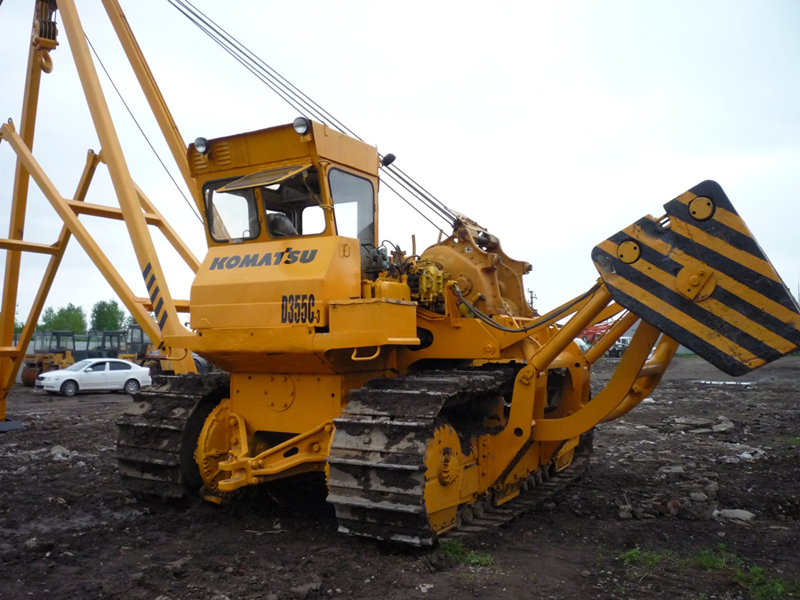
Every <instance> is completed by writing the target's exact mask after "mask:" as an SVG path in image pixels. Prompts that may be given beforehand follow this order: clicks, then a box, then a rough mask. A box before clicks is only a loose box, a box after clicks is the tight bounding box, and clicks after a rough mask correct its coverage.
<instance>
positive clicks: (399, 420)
mask: <svg viewBox="0 0 800 600" xmlns="http://www.w3.org/2000/svg"><path fill="white" fill-rule="evenodd" d="M511 382H513V373H509V371H504V370H498V371H480V370H463V371H442V372H429V373H424V374H419V375H411V376H408V377H403V378H396V379H382V380H374V381H371V382H369V383H368V384H367V385H366V386H365V387H363V388H361V389H359V390H354V391H352V392H351V393H350V402H349V404H348V405H347V408H346V410H345V412H344V413H343V414H342V416H341V417H340V418H339V419H336V420H335V423H336V428H337V429H336V435H335V436H334V440H333V444H332V447H331V453H330V456H329V458H328V463H329V465H330V476H329V480H328V487H329V489H330V493H329V496H328V502H331V503H332V504H333V505H334V506H335V508H336V516H337V518H338V520H339V530H340V531H342V532H345V533H352V534H357V535H362V536H367V537H374V538H378V539H383V540H391V541H397V542H402V543H407V544H412V545H417V546H422V545H430V544H433V543H434V542H435V540H436V539H437V536H438V535H439V533H441V532H444V531H446V532H448V533H447V535H451V536H457V535H467V534H470V533H477V532H480V531H485V530H488V529H492V528H495V527H498V526H500V525H503V524H505V523H507V522H509V521H511V520H512V519H514V518H515V517H517V516H518V515H520V514H522V513H524V512H527V511H529V510H532V509H534V508H536V507H537V506H539V505H541V504H542V503H544V502H545V501H547V500H548V499H549V498H551V497H552V496H554V495H555V494H556V493H557V492H559V491H560V490H562V489H563V488H564V487H565V486H566V485H568V484H569V483H570V482H572V481H573V480H575V479H576V478H577V477H578V476H579V475H580V474H582V473H583V471H584V470H585V469H586V467H587V466H588V458H589V457H588V452H581V453H576V455H575V458H574V460H573V463H572V465H571V466H570V467H569V468H568V469H565V470H564V471H562V472H561V473H559V474H558V475H557V476H555V477H553V478H552V479H551V478H550V477H549V474H550V473H551V469H549V468H548V469H540V470H539V471H538V472H536V473H532V474H531V475H530V476H529V477H528V478H526V479H525V480H523V481H522V482H521V483H520V495H519V496H517V498H515V499H514V500H512V501H509V502H506V503H504V504H503V505H502V506H501V507H498V506H495V504H496V503H495V502H493V501H492V498H491V495H490V494H488V493H486V494H484V496H483V497H480V498H478V499H477V500H476V501H475V502H473V503H471V504H469V505H462V506H461V507H459V509H458V511H457V512H456V513H454V512H453V511H452V510H450V511H441V512H438V513H437V512H433V513H431V514H429V512H430V511H429V508H428V507H427V506H426V497H425V491H426V472H427V471H428V469H429V466H430V457H428V456H426V455H427V449H428V447H429V445H430V444H431V443H432V442H433V441H434V440H436V439H437V436H440V435H447V432H448V430H450V431H451V429H450V427H449V425H448V423H447V421H446V419H445V415H446V413H447V412H448V409H451V408H453V407H457V406H463V407H464V409H465V410H469V409H468V406H469V405H474V404H476V403H479V402H481V401H482V399H487V398H491V397H492V396H494V397H497V396H498V395H501V394H502V393H503V392H504V391H508V389H509V385H510V383H511ZM509 397H510V396H509ZM451 439H452V438H451ZM437 458H438V457H437ZM426 460H427V464H426ZM443 460H444V461H445V462H444V463H443V464H445V465H446V458H445V459H443ZM441 473H444V476H445V478H446V477H447V468H446V466H445V468H444V469H442V468H441V467H440V478H441V477H442V475H441ZM454 476H455V474H454Z"/></svg>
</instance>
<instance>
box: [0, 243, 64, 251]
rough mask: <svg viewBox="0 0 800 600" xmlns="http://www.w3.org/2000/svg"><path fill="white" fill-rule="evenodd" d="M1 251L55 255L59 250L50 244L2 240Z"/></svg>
mask: <svg viewBox="0 0 800 600" xmlns="http://www.w3.org/2000/svg"><path fill="white" fill-rule="evenodd" d="M0 249H2V250H13V251H15V252H34V253H36V254H55V253H56V252H58V248H55V247H53V246H50V245H48V244H37V243H35V242H23V241H21V240H0Z"/></svg>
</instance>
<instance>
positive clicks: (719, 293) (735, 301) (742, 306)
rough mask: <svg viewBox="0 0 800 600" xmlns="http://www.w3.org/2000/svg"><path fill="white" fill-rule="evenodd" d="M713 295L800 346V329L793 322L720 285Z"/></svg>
mask: <svg viewBox="0 0 800 600" xmlns="http://www.w3.org/2000/svg"><path fill="white" fill-rule="evenodd" d="M711 297H712V298H713V299H714V300H717V301H718V302H720V303H721V304H724V305H725V306H727V307H729V308H732V309H733V310H735V311H737V312H740V313H741V314H743V315H745V316H748V317H749V318H750V319H751V320H753V321H755V322H756V323H758V324H759V325H761V326H762V327H764V328H765V329H768V330H769V331H771V332H772V333H774V334H775V335H778V336H780V337H782V338H783V339H785V340H786V341H788V342H790V343H792V344H794V345H795V346H800V331H798V329H797V327H795V326H794V325H792V324H791V323H786V322H784V321H781V320H780V319H779V318H777V317H775V316H773V315H771V314H770V313H768V312H767V311H765V310H764V309H763V308H760V307H758V306H756V305H755V304H751V303H749V302H747V301H746V300H745V299H743V298H741V297H740V296H737V295H736V294H734V293H732V292H729V291H728V290H726V289H724V288H722V287H720V286H717V287H716V288H714V292H713V293H712V294H711ZM756 312H757V313H758V317H756V318H753V317H750V315H752V314H754V313H756Z"/></svg>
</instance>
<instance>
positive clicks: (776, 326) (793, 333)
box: [637, 240, 800, 346]
mask: <svg viewBox="0 0 800 600" xmlns="http://www.w3.org/2000/svg"><path fill="white" fill-rule="evenodd" d="M637 242H638V243H639V247H640V248H641V250H642V260H644V261H646V262H648V263H650V264H654V265H658V267H659V268H660V269H661V270H662V271H665V272H666V273H668V274H670V275H674V276H676V277H677V275H678V273H679V272H680V270H681V269H682V268H683V265H681V264H680V263H678V262H676V261H674V260H672V259H671V258H669V257H666V256H664V255H663V254H661V253H660V252H658V251H657V250H654V249H653V248H651V247H650V246H648V245H647V244H645V243H643V242H642V240H637ZM711 297H712V298H713V299H714V300H717V301H718V302H720V303H721V304H724V305H725V306H727V307H728V308H732V309H733V310H735V311H737V312H739V313H741V314H743V315H745V316H747V317H749V318H750V319H751V320H752V321H755V322H757V323H758V324H759V325H761V326H763V327H764V328H766V329H768V330H770V331H771V332H772V333H774V334H776V335H779V336H780V337H782V338H783V339H785V340H787V341H789V342H790V343H792V344H794V345H795V346H800V331H798V329H797V327H796V326H795V325H793V324H791V323H786V322H784V321H782V320H780V319H779V318H777V317H775V316H773V315H772V314H770V313H769V312H767V311H766V310H764V308H763V307H760V306H757V305H755V304H752V303H751V302H748V301H747V300H746V299H744V298H742V297H741V296H737V295H736V294H734V293H733V292H730V291H728V290H726V289H724V288H723V287H721V286H719V285H717V287H715V288H714V291H713V293H712V294H711ZM754 314H755V315H758V316H757V317H752V316H751V315H754Z"/></svg>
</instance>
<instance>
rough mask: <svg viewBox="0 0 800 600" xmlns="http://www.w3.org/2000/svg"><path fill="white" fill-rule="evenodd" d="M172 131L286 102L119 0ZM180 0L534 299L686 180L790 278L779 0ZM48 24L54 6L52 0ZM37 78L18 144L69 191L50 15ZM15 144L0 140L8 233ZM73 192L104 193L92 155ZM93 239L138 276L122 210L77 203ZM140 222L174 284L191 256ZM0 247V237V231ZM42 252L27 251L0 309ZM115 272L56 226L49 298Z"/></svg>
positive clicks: (90, 24)
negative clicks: (440, 209)
mask: <svg viewBox="0 0 800 600" xmlns="http://www.w3.org/2000/svg"><path fill="white" fill-rule="evenodd" d="M77 3H78V8H79V10H80V11H81V14H82V19H83V21H84V27H85V29H86V31H87V34H88V36H89V38H90V40H91V41H92V43H93V44H94V45H95V47H96V48H97V50H98V52H99V54H100V57H101V59H102V60H103V62H104V63H105V64H106V67H107V68H109V71H110V72H111V74H112V77H113V78H114V80H115V83H116V84H117V86H118V87H119V88H120V89H121V90H122V93H123V94H124V95H125V98H126V100H127V101H128V103H129V104H130V105H131V107H132V109H133V111H134V112H135V114H136V115H137V118H139V119H140V122H141V123H142V125H143V127H144V128H145V130H146V132H147V133H148V135H149V136H150V137H151V140H153V141H154V142H155V144H156V148H157V149H158V151H159V153H160V154H161V155H162V156H163V157H164V159H165V161H166V162H167V164H168V166H169V167H170V169H171V170H172V172H173V174H174V175H175V176H176V178H178V171H177V168H176V167H175V166H174V164H173V163H172V161H171V159H170V155H169V152H168V151H167V149H166V146H165V144H164V143H163V142H162V141H161V139H160V137H159V133H158V128H157V126H156V125H155V121H154V120H153V118H152V117H151V116H150V115H149V113H148V108H147V105H146V102H145V101H144V99H143V96H142V95H141V93H140V92H139V91H138V88H137V84H136V81H135V78H134V76H133V74H132V72H131V70H130V68H129V66H128V65H127V62H126V61H125V58H124V54H123V53H122V50H121V48H120V47H119V44H118V43H117V42H116V39H115V37H114V35H113V31H112V29H111V27H110V25H109V23H108V21H107V18H106V17H105V12H104V10H103V8H102V5H101V4H100V2H99V0H78V1H77ZM121 4H122V7H123V9H124V10H125V11H126V14H127V16H128V19H129V21H130V22H131V25H132V27H133V30H134V33H135V34H136V35H137V37H138V39H139V42H140V44H141V46H142V48H143V51H144V54H145V56H146V58H147V60H148V61H149V63H150V66H151V68H152V70H153V72H154V74H155V76H156V79H157V81H158V82H159V84H160V86H161V88H162V91H163V93H164V96H165V98H166V100H167V103H168V104H169V105H170V107H171V110H172V112H173V114H174V117H175V119H176V121H177V124H178V127H179V129H180V131H181V133H182V135H183V137H184V139H185V140H186V142H187V143H188V142H190V141H191V140H194V139H195V138H196V137H198V136H203V137H207V138H212V137H216V136H221V135H227V134H233V133H238V132H241V131H249V130H256V129H261V128H264V127H269V126H273V125H279V124H283V123H287V122H290V121H291V120H292V119H294V118H295V117H296V116H297V112H296V111H295V110H294V109H292V108H290V107H289V106H287V105H286V104H284V103H283V102H282V101H281V100H280V99H279V98H277V96H275V95H274V94H273V93H272V92H271V91H270V90H269V89H267V88H266V87H264V85H263V84H261V83H260V82H259V81H257V80H256V79H255V78H254V77H253V76H252V75H251V74H250V73H248V72H247V71H246V70H244V68H243V67H241V66H240V65H239V64H238V63H236V62H234V61H233V59H231V58H230V57H229V56H228V55H227V54H225V53H223V52H222V51H221V50H220V49H219V48H218V47H217V46H215V45H214V44H213V43H212V42H211V41H210V40H209V39H208V38H207V37H205V35H203V34H202V33H201V32H200V31H199V30H198V29H196V28H195V26H194V25H192V24H191V23H190V22H189V21H188V20H186V18H185V17H183V16H182V15H181V14H180V13H178V12H177V11H176V10H175V9H174V8H172V7H171V6H170V5H169V4H168V3H167V2H166V1H165V0H138V1H136V2H133V1H130V0H128V1H125V0H121ZM33 5H34V3H33V2H32V1H24V0H6V1H5V2H3V4H2V6H0V64H1V65H2V68H1V69H0V118H2V119H3V120H5V119H8V118H12V119H13V120H14V121H15V123H17V124H18V123H19V118H20V110H21V99H22V93H23V83H24V74H25V65H26V59H27V53H28V41H29V35H30V23H31V15H32V10H33ZM196 6H198V7H199V8H200V9H202V10H203V11H204V12H206V14H208V15H209V16H211V17H212V18H213V19H214V20H215V21H217V23H219V24H220V25H221V26H223V27H224V28H226V29H227V30H228V31H230V32H231V33H232V34H234V35H235V36H236V37H237V38H238V39H239V40H240V41H241V42H242V43H244V44H245V45H246V46H248V47H249V48H250V49H251V50H253V51H254V52H255V53H256V54H257V55H258V56H260V57H261V58H263V59H264V60H265V61H266V62H267V63H269V64H270V65H271V66H272V67H273V68H275V69H276V70H278V71H279V72H280V73H281V74H283V75H284V76H285V77H286V78H287V79H289V80H290V81H291V82H293V83H294V84H295V85H296V86H298V87H299V88H300V89H301V90H303V91H304V92H305V93H306V94H308V95H309V96H310V97H311V98H313V99H314V100H315V101H316V102H317V103H319V104H320V105H322V106H323V107H324V108H325V109H327V110H328V111H329V112H330V113H332V114H333V115H335V116H336V117H337V118H338V119H339V120H340V121H342V122H344V123H345V124H346V125H347V126H348V127H350V128H351V129H352V130H354V131H355V132H356V133H357V134H358V135H359V136H361V137H362V138H363V139H364V140H366V141H368V142H369V143H372V144H375V145H377V146H378V149H379V151H381V152H382V153H388V152H392V153H394V154H396V155H397V157H398V158H397V162H396V165H397V166H399V167H400V168H402V169H403V170H404V171H406V172H407V173H409V174H410V175H412V176H413V177H414V178H415V179H416V180H417V181H419V182H420V183H421V184H423V185H424V187H426V188H427V189H428V190H430V191H431V192H433V193H434V194H435V195H436V196H437V197H438V198H439V199H440V200H441V201H442V202H444V203H445V204H446V205H447V206H448V207H450V208H451V209H453V210H456V211H458V212H461V213H464V214H466V215H468V216H470V217H471V218H472V219H474V220H476V221H478V222H479V223H480V224H482V225H483V226H484V227H487V228H488V229H489V230H490V231H491V232H493V233H494V234H495V235H496V236H498V237H499V238H500V239H501V241H502V245H503V248H504V250H505V251H506V252H507V253H508V254H509V255H511V256H512V257H514V258H517V259H520V260H526V261H528V262H530V263H532V264H533V272H532V273H531V274H530V275H528V276H527V277H526V281H525V285H526V288H529V289H532V290H533V291H534V292H535V294H536V296H537V298H538V300H537V302H536V304H537V308H539V309H540V311H544V310H547V309H549V308H552V307H553V306H555V305H557V304H560V303H561V302H563V301H565V300H567V299H569V298H571V297H573V296H575V295H577V294H579V293H581V292H582V291H584V290H586V289H587V288H589V287H590V286H591V285H592V284H593V282H594V281H595V279H596V278H597V272H596V271H595V269H594V267H593V265H592V262H591V259H590V252H591V249H592V247H593V246H594V245H595V244H597V243H599V242H601V241H603V240H605V239H606V238H607V237H609V236H610V235H612V234H614V233H616V232H617V231H618V230H620V229H622V228H624V227H626V226H628V225H629V224H630V223H632V222H633V221H635V220H637V219H639V218H640V217H642V216H644V215H646V214H653V215H654V216H660V215H661V214H662V213H663V209H662V206H663V204H664V203H666V202H667V201H669V200H670V199H672V198H673V197H675V196H677V195H678V194H680V193H682V192H683V191H685V190H687V189H688V188H690V187H692V186H693V185H695V184H697V183H699V182H700V181H702V180H704V179H714V180H716V181H718V182H719V183H720V184H721V185H722V186H723V188H724V189H725V190H726V192H727V193H728V196H729V197H730V198H731V200H732V202H733V204H734V206H736V208H737V210H738V212H739V213H740V214H741V215H742V217H743V218H744V219H745V221H746V222H747V223H748V225H749V226H750V228H751V230H752V231H753V232H754V234H755V236H756V238H757V239H758V240H759V242H760V243H761V245H762V247H763V248H764V250H765V251H766V253H767V255H768V256H769V257H770V258H771V259H772V261H773V263H774V264H775V266H776V268H777V269H778V272H779V273H780V274H781V275H782V276H783V278H784V281H785V282H786V284H787V285H788V286H789V288H790V289H791V290H792V292H793V293H795V294H796V293H797V290H798V286H800V260H798V234H797V224H798V221H800V206H798V202H797V195H798V192H800V168H798V165H800V36H798V34H797V32H798V31H800V3H798V2H796V1H794V0H784V1H772V2H769V1H759V2H755V1H752V2H741V1H740V2H737V1H732V0H720V1H718V2H701V1H697V0H694V1H688V2H679V1H674V0H673V1H671V2H641V1H630V2H611V1H605V2H534V1H528V2H491V3H487V2H481V3H477V2H464V1H462V2H447V3H445V2H439V3H432V2H426V3H423V2H404V3H396V2H391V3H390V2H374V1H370V2H301V1H295V2H253V1H252V0H250V1H244V0H238V1H236V0H227V1H226V2H218V1H212V0H196ZM59 22H60V19H59ZM59 39H60V43H61V45H60V46H59V48H58V49H57V50H56V51H55V52H54V53H53V55H52V56H53V61H54V64H55V67H54V71H53V73H52V74H50V75H45V76H43V80H42V81H43V84H42V94H41V104H40V112H39V115H40V116H39V121H38V127H37V135H36V140H35V143H34V155H35V156H36V157H37V159H38V160H39V161H40V162H41V164H42V165H43V166H44V168H45V169H46V170H47V172H48V174H49V175H50V177H51V179H52V180H53V181H54V182H55V184H56V186H57V187H58V189H59V190H60V192H61V193H62V195H64V196H67V197H71V196H72V194H73V192H74V189H75V186H76V184H77V181H78V177H79V175H80V173H81V170H82V168H83V165H84V162H85V157H86V151H87V149H88V148H93V149H94V150H95V151H97V150H99V144H98V142H97V135H96V133H95V132H94V130H93V128H92V126H91V121H90V118H89V113H88V109H87V108H86V105H85V101H84V99H83V96H82V92H81V88H80V86H79V83H78V79H77V74H76V72H75V68H74V64H73V61H72V58H71V55H70V54H69V51H68V42H67V38H66V34H65V32H64V31H63V28H62V31H61V35H60V38H59ZM100 77H101V80H102V81H103V85H104V86H105V87H106V89H107V98H108V102H109V104H110V106H111V110H112V113H113V115H114V117H115V119H116V124H117V127H118V130H119V134H120V137H121V138H122V141H123V146H124V148H125V149H126V151H127V158H128V161H129V165H130V168H131V171H132V172H133V176H134V178H135V179H136V181H137V182H138V183H139V185H140V186H141V187H142V188H143V189H144V191H145V192H146V193H147V194H148V195H149V196H150V197H151V198H152V199H153V200H154V201H155V202H156V203H157V205H158V206H159V208H160V209H161V211H162V212H163V213H164V214H165V215H166V216H167V217H168V219H169V220H170V222H171V223H172V224H173V226H174V227H175V228H176V229H177V230H178V231H179V233H180V235H181V236H182V237H183V238H184V239H185V240H186V241H187V243H188V244H189V245H190V246H191V247H192V249H193V250H194V252H195V253H196V254H197V255H198V256H199V257H202V256H203V255H204V254H205V250H206V246H205V237H204V235H203V233H202V228H201V225H200V224H199V223H198V221H197V220H196V218H195V217H194V216H193V214H192V213H191V211H190V210H189V208H188V207H187V205H186V203H185V201H184V200H183V198H182V197H181V196H180V194H179V193H178V192H177V190H176V189H175V187H174V186H173V184H172V182H171V181H170V180H169V178H168V177H167V175H166V174H165V173H164V171H163V170H162V168H161V167H160V166H159V164H158V162H157V160H156V158H155V157H154V156H153V154H152V152H151V151H150V150H149V149H148V148H147V146H146V145H145V143H144V141H143V139H142V136H141V134H139V132H138V130H136V129H135V127H134V126H133V124H132V121H131V119H130V117H129V116H128V115H127V113H126V112H125V111H124V108H123V107H122V105H121V103H120V101H119V100H118V98H117V96H116V94H115V93H114V92H113V90H111V88H110V87H109V86H108V85H107V83H108V82H107V80H106V78H105V75H103V74H102V73H101V75H100ZM13 167H14V154H13V152H12V151H11V149H10V147H9V146H8V145H7V144H0V224H1V225H0V227H2V228H4V229H3V233H2V234H1V235H3V236H5V234H6V231H7V230H6V229H5V227H6V225H5V223H7V222H8V212H9V209H10V204H11V200H10V196H11V191H12V181H13ZM87 200H88V201H91V202H96V203H101V204H109V205H115V204H116V199H115V198H114V196H113V190H112V188H111V187H110V183H109V178H108V175H107V171H106V170H105V168H104V167H101V168H100V169H98V174H97V176H96V177H95V182H94V184H93V187H92V190H91V191H90V194H89V198H87ZM381 200H382V203H381V208H380V209H381V219H380V231H381V239H389V240H391V241H393V242H394V243H397V244H400V245H401V246H402V247H404V248H409V249H410V246H411V234H412V233H416V235H417V245H418V249H421V248H423V247H425V246H426V245H428V244H431V243H433V242H435V241H436V232H435V230H434V229H433V228H432V227H431V226H430V225H428V224H427V223H426V222H425V221H423V220H421V219H420V218H419V217H417V216H416V213H414V212H412V211H411V210H410V209H409V208H407V207H406V205H405V204H403V203H402V202H401V201H400V200H398V199H397V198H395V197H394V196H392V195H390V194H388V193H386V194H383V195H382V199H381ZM29 206H30V208H29V212H28V221H27V227H26V231H25V238H26V239H27V240H30V241H36V242H43V243H52V242H53V241H55V239H56V236H57V234H58V231H59V229H60V226H61V221H60V219H58V217H57V216H56V214H55V212H54V211H53V210H52V208H51V207H50V205H49V203H48V202H47V201H46V200H45V199H44V198H43V196H42V195H41V194H40V193H38V190H35V186H32V193H31V198H30V202H29ZM81 218H82V220H84V222H86V223H87V224H89V227H90V229H91V230H92V232H93V233H94V234H95V235H96V238H97V240H98V242H99V243H100V244H101V246H102V247H103V248H104V249H105V251H106V252H107V253H108V254H109V256H110V257H112V260H113V262H114V264H115V265H116V266H117V268H119V269H120V271H121V272H122V273H123V276H124V277H125V278H126V280H127V281H128V282H129V284H130V285H131V286H132V287H133V289H134V291H135V292H136V293H137V294H138V295H140V296H144V295H145V289H144V285H143V283H142V282H141V278H140V276H139V269H138V267H137V264H136V259H135V256H134V254H133V250H132V247H131V244H130V242H129V241H127V233H126V232H125V229H124V226H123V225H122V224H120V223H113V222H108V221H104V220H98V219H93V218H91V217H81ZM155 238H156V241H157V244H158V247H159V249H160V250H161V258H162V262H163V265H164V267H165V270H166V272H167V275H168V278H169V280H170V285H171V288H172V294H173V296H174V297H176V298H188V296H189V287H190V285H191V279H192V277H191V272H190V271H189V269H188V268H187V267H185V266H184V265H183V263H182V262H181V260H180V258H178V256H177V255H176V254H174V253H173V252H172V251H170V250H168V245H167V244H166V242H164V241H163V238H161V236H160V234H159V233H157V232H156V233H155ZM0 254H4V253H3V252H2V251H0ZM45 262H46V259H43V258H41V257H36V256H34V257H30V256H27V255H26V256H25V259H24V261H23V266H24V267H27V270H26V271H25V273H24V274H23V277H22V282H21V286H20V294H19V316H20V317H22V318H24V317H25V315H27V312H28V310H29V307H30V304H31V302H32V301H33V297H34V295H35V292H36V289H37V287H38V284H39V281H40V277H41V273H42V272H43V269H44V265H45ZM111 297H113V292H112V291H111V289H110V287H109V286H108V285H107V284H106V283H105V281H104V279H103V278H102V276H101V275H100V274H99V273H98V272H97V270H96V269H95V267H94V266H93V265H92V263H91V261H89V259H88V258H87V257H86V255H85V253H84V252H83V250H82V249H81V248H80V246H79V245H78V244H77V242H75V241H74V240H73V241H72V242H71V243H70V247H69V250H68V251H67V254H66V255H65V258H64V261H63V264H62V267H61V269H60V271H59V274H58V276H57V278H56V281H55V284H54V286H53V289H52V291H51V294H50V297H49V299H48V302H47V306H53V307H59V306H63V305H66V304H67V303H69V302H71V303H73V304H76V305H82V306H83V307H84V309H85V310H86V312H87V315H88V314H89V313H90V311H91V306H92V305H93V304H94V303H95V302H96V301H98V300H101V299H109V298H111Z"/></svg>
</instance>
